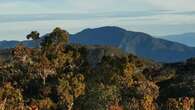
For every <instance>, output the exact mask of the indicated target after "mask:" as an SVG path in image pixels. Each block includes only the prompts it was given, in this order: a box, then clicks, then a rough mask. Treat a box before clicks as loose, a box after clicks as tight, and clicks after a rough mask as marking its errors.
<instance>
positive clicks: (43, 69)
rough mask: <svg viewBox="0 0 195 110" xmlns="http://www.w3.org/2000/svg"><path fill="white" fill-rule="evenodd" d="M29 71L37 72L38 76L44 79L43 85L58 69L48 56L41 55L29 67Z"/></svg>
mask: <svg viewBox="0 0 195 110" xmlns="http://www.w3.org/2000/svg"><path fill="white" fill-rule="evenodd" d="M29 73H36V74H37V76H39V77H41V78H42V79H43V85H45V83H46V79H47V77H48V76H49V75H54V74H55V73H56V70H55V67H54V66H53V65H52V64H51V62H50V61H49V60H48V59H47V57H46V56H45V55H41V56H40V57H39V59H38V61H37V62H35V63H34V64H33V65H31V66H30V67H29Z"/></svg>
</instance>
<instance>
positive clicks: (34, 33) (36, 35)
mask: <svg viewBox="0 0 195 110" xmlns="http://www.w3.org/2000/svg"><path fill="white" fill-rule="evenodd" d="M39 35H40V34H39V32H37V31H32V32H31V33H30V34H28V35H27V36H26V38H27V39H33V40H37V39H40V37H39Z"/></svg>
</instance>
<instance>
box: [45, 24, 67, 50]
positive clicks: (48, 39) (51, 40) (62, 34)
mask: <svg viewBox="0 0 195 110" xmlns="http://www.w3.org/2000/svg"><path fill="white" fill-rule="evenodd" d="M68 37H69V33H68V32H67V31H65V30H62V29H60V28H59V27H57V28H55V29H54V30H53V31H52V32H51V33H50V34H48V35H46V36H45V38H44V40H43V41H42V42H41V46H42V48H43V50H48V49H49V48H50V47H51V46H58V45H64V44H67V43H68Z"/></svg>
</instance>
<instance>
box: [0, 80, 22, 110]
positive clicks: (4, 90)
mask: <svg viewBox="0 0 195 110" xmlns="http://www.w3.org/2000/svg"><path fill="white" fill-rule="evenodd" d="M0 107H1V108H0V110H23V108H24V102H23V96H22V93H21V91H20V90H19V89H16V88H14V87H13V86H12V85H11V83H5V84H3V86H2V87H0Z"/></svg>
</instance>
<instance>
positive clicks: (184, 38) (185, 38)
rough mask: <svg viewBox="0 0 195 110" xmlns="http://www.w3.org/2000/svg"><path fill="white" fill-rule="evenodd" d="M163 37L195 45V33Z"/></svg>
mask: <svg viewBox="0 0 195 110" xmlns="http://www.w3.org/2000/svg"><path fill="white" fill-rule="evenodd" d="M162 38H164V39H167V40H170V41H175V42H179V43H182V44H185V45H189V46H193V47H195V43H194V42H195V33H193V32H192V33H184V34H177V35H168V36H163V37H162Z"/></svg>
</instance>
